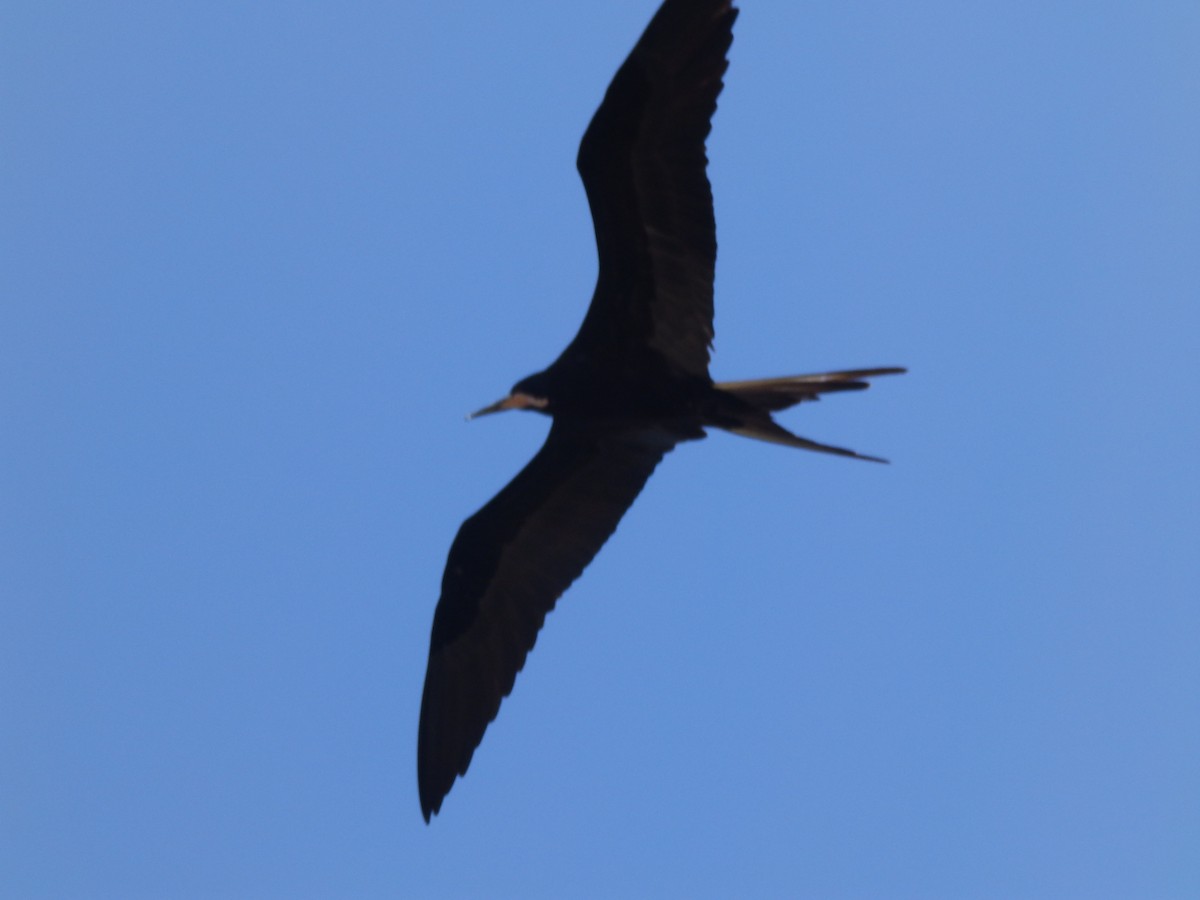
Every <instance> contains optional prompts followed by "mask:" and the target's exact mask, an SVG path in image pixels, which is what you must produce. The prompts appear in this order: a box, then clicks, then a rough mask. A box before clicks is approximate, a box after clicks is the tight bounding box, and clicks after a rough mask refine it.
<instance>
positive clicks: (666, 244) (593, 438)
mask: <svg viewBox="0 0 1200 900" xmlns="http://www.w3.org/2000/svg"><path fill="white" fill-rule="evenodd" d="M737 15H738V10H737V9H736V8H734V6H733V4H732V2H731V0H666V2H664V3H663V4H662V6H661V7H660V8H659V10H658V12H657V13H656V14H655V15H654V17H653V19H651V21H650V23H649V25H647V26H646V30H645V32H644V33H643V34H642V36H641V39H640V40H639V41H638V42H637V44H636V45H635V46H634V48H633V50H632V52H631V53H630V54H629V57H628V58H627V59H626V60H625V62H624V64H623V65H622V66H621V67H620V69H618V70H617V73H616V75H615V76H614V77H613V80H612V83H611V84H610V85H609V87H608V91H607V93H606V94H605V96H604V100H603V102H602V103H601V104H600V107H599V109H597V110H596V113H595V115H594V116H593V117H592V121H591V123H590V124H589V125H588V128H587V131H586V133H585V134H584V136H583V141H582V143H581V144H580V147H579V156H578V159H577V167H578V169H579V174H580V176H581V177H582V179H583V184H584V188H585V190H586V191H587V198H588V204H589V206H590V207H591V212H592V220H593V223H594V226H595V232H596V247H597V250H598V254H599V273H598V276H597V279H596V288H595V292H594V294H593V295H592V302H591V305H590V306H589V307H588V311H587V314H586V316H585V317H584V320H583V324H582V326H581V327H580V329H579V332H578V333H577V334H576V335H575V338H574V339H573V340H572V341H571V343H570V344H569V345H568V346H567V348H566V349H565V350H563V352H562V353H561V354H560V355H559V357H558V359H556V360H555V361H554V362H553V363H552V364H551V365H550V366H549V367H548V368H546V369H544V370H543V371H541V372H538V373H537V374H535V375H531V376H529V377H528V378H525V379H524V380H522V381H519V382H517V384H516V385H515V386H514V387H513V389H512V391H511V392H510V393H509V394H508V395H507V396H506V397H504V398H503V399H502V400H500V401H498V402H496V403H494V404H492V405H491V406H488V407H486V408H484V409H481V410H479V412H477V413H475V414H474V415H476V416H478V415H484V414H487V413H494V412H499V411H501V410H506V409H530V410H535V411H537V412H540V413H543V414H545V415H549V416H551V417H552V418H553V424H552V425H551V427H550V433H549V435H548V436H547V438H546V442H545V444H543V446H542V448H541V449H540V450H539V451H538V453H537V455H535V456H534V457H533V459H532V460H530V462H529V463H528V465H526V466H525V468H524V469H522V470H521V471H520V472H519V473H518V474H517V476H516V477H515V478H514V479H513V480H512V481H511V482H509V484H508V485H507V486H506V487H505V488H504V489H503V490H501V491H500V493H499V494H497V495H496V496H495V497H493V498H492V500H490V501H489V502H488V503H487V505H486V506H484V507H483V508H482V509H480V510H479V511H478V512H477V513H475V514H474V515H473V516H471V517H470V518H469V519H467V520H466V521H465V522H463V524H462V526H461V528H460V529H459V531H458V535H457V536H456V537H455V539H454V543H453V544H452V545H451V547H450V554H449V557H448V559H447V561H446V570H445V574H444V575H443V577H442V592H441V598H440V599H439V600H438V604H437V609H436V611H435V612H434V617H433V628H432V634H431V636H430V642H429V663H428V668H427V669H426V673H425V689H424V693H423V695H422V698H421V716H420V724H419V730H418V739H417V783H418V788H419V793H420V799H421V812H422V814H423V815H424V817H425V821H426V822H428V821H429V820H430V817H431V816H432V815H433V814H434V813H437V812H438V811H439V810H440V809H441V805H442V802H443V800H444V799H445V797H446V794H447V793H448V792H449V791H450V788H451V787H452V786H453V784H454V779H455V778H456V777H457V776H460V775H465V774H466V771H467V767H468V766H469V765H470V762H471V757H472V755H473V754H474V752H475V749H476V748H477V747H478V746H479V743H480V741H481V740H482V739H483V734H484V731H485V730H486V729H487V726H488V723H490V722H491V721H492V720H493V719H494V718H495V717H496V713H497V712H498V711H499V709H500V702H501V700H502V699H503V698H504V697H506V696H508V694H509V692H510V691H511V690H512V687H513V682H514V680H515V678H516V675H517V672H519V671H520V670H521V668H522V666H523V665H524V664H525V657H526V656H527V655H528V653H529V651H530V650H531V649H532V648H533V645H534V642H535V640H536V639H537V635H538V631H539V630H540V629H541V627H542V623H543V621H544V620H545V618H546V614H547V613H548V612H550V610H551V609H553V607H554V604H555V602H556V601H557V600H558V598H559V597H560V596H561V595H562V593H563V592H564V591H565V590H566V589H567V587H568V586H569V585H570V584H571V583H572V582H573V581H574V580H575V579H576V578H578V577H579V575H580V574H581V573H582V572H583V570H584V568H585V567H586V566H587V565H588V563H590V562H591V561H592V559H593V557H595V555H596V553H597V552H598V551H599V550H600V547H601V546H602V545H603V544H604V542H605V541H606V540H607V539H608V537H609V536H610V535H611V534H612V533H613V531H614V530H615V529H616V527H617V523H618V522H619V521H620V520H621V517H622V516H623V515H624V514H625V511H626V510H627V509H628V508H629V506H630V505H631V504H632V503H633V501H634V499H635V498H636V497H637V495H638V493H639V492H640V491H641V489H642V486H643V485H644V484H645V483H646V479H648V478H649V477H650V474H651V473H652V472H653V471H654V468H655V467H656V466H657V465H658V463H659V462H660V461H661V460H662V458H663V456H664V455H665V454H666V453H668V452H669V451H670V450H671V449H672V448H674V447H675V445H676V444H679V443H681V442H683V441H690V440H695V439H698V438H702V437H704V429H705V428H710V427H715V428H722V429H725V430H727V431H731V432H735V433H737V434H742V435H746V436H748V437H753V438H759V439H761V440H765V441H771V442H774V443H777V444H784V445H786V446H790V447H799V448H802V449H805V450H816V451H821V452H824V453H833V454H837V455H839V456H848V457H855V458H858V459H869V460H875V461H877V462H882V460H877V459H876V458H875V457H871V456H864V455H861V454H858V453H855V452H854V451H852V450H847V449H844V448H841V447H833V446H830V445H827V444H822V443H818V442H816V441H812V440H809V439H807V438H802V437H798V436H797V435H794V434H792V433H791V432H790V431H788V430H787V429H785V428H784V427H783V426H782V425H780V424H778V423H777V422H776V421H775V420H774V419H773V417H772V413H775V412H778V411H780V410H784V409H787V408H788V407H791V406H794V405H795V404H797V403H800V402H802V401H805V400H816V399H818V397H819V396H820V395H821V394H825V393H832V392H835V391H849V390H859V389H862V388H865V387H867V379H868V378H870V377H872V376H877V375H889V374H895V373H900V372H903V371H904V370H903V369H901V368H898V367H879V368H871V369H856V370H850V371H843V372H826V373H822V374H817V375H794V376H789V377H784V378H765V379H758V380H753V381H732V382H721V383H714V382H713V380H712V379H711V378H710V377H709V373H708V363H709V350H710V348H711V346H712V340H713V324H712V323H713V267H714V263H715V261H716V255H717V243H716V225H715V222H714V218H713V203H712V190H711V188H710V186H709V182H708V176H707V174H706V172H705V169H706V166H707V163H708V160H707V156H706V153H705V146H704V144H705V139H706V138H707V136H708V133H709V130H710V128H711V125H710V121H711V119H712V115H713V112H714V111H715V110H716V105H717V95H718V94H719V93H720V92H721V87H722V77H723V75H724V73H725V70H726V67H727V66H728V63H727V61H726V53H727V52H728V50H729V46H730V44H731V42H732V40H733V31H732V29H733V23H734V20H735V19H736V18H737Z"/></svg>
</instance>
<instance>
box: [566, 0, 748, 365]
mask: <svg viewBox="0 0 1200 900" xmlns="http://www.w3.org/2000/svg"><path fill="white" fill-rule="evenodd" d="M735 18H737V10H736V9H734V8H733V7H732V4H731V2H730V0H666V2H665V3H663V5H662V7H661V8H660V9H659V11H658V13H657V14H656V15H655V16H654V18H653V19H652V20H651V21H650V24H649V25H647V26H646V30H645V32H644V33H643V34H642V37H641V39H640V40H639V41H638V43H637V45H636V46H635V47H634V48H633V51H632V52H631V53H630V54H629V57H628V59H626V60H625V63H624V64H623V65H622V66H621V68H620V69H619V70H618V71H617V74H616V75H615V76H614V77H613V80H612V83H611V84H610V85H609V87H608V92H607V93H606V94H605V96H604V102H603V103H601V104H600V108H599V109H598V110H596V114H595V116H593V117H592V122H591V124H590V125H589V126H588V129H587V132H586V133H585V134H584V136H583V142H582V143H581V144H580V146H579V158H578V160H577V165H578V167H579V174H580V175H581V176H582V178H583V185H584V188H585V189H586V191H587V196H588V204H589V205H590V206H591V210H592V222H593V225H594V226H595V230H596V246H597V250H598V253H599V258H600V259H599V261H600V266H599V274H598V276H597V279H596V291H595V294H594V295H593V297H592V303H591V306H590V308H589V309H588V312H587V316H586V317H585V319H584V322H583V325H582V326H581V327H580V330H579V334H578V335H577V336H576V337H575V340H574V341H572V343H571V345H570V346H569V347H568V348H567V350H566V351H565V352H564V354H563V356H564V357H566V356H568V355H570V354H572V353H576V354H579V355H587V356H590V355H594V354H596V353H598V352H599V353H604V352H606V351H607V352H609V353H616V354H618V355H620V354H622V353H625V352H628V350H629V348H631V347H644V346H649V347H650V348H652V349H654V350H656V351H658V353H660V354H661V355H662V356H664V357H666V359H667V360H668V361H669V362H671V363H673V364H674V365H676V366H678V367H679V368H680V369H681V370H683V371H684V372H687V373H689V374H693V375H700V376H703V377H707V375H708V359H709V349H710V347H711V345H712V339H713V266H714V263H715V261H716V256H717V239H716V224H715V221H714V218H713V203H712V189H711V188H710V186H709V183H708V176H707V175H706V174H705V168H706V166H707V164H708V157H707V156H706V154H705V149H704V141H705V138H706V137H707V136H708V133H709V130H710V128H711V125H710V120H711V118H712V114H713V112H714V110H716V107H717V95H718V94H719V93H720V92H721V87H722V81H721V78H722V76H723V75H724V73H725V69H726V67H727V66H728V63H727V62H726V59H725V54H726V52H727V51H728V49H729V45H730V43H731V42H732V40H733V31H732V28H733V22H734V19H735Z"/></svg>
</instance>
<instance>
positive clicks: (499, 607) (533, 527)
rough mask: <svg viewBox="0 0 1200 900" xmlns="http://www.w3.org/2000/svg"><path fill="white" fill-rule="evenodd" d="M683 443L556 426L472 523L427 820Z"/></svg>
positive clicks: (454, 557)
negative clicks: (546, 624) (573, 594)
mask: <svg viewBox="0 0 1200 900" xmlns="http://www.w3.org/2000/svg"><path fill="white" fill-rule="evenodd" d="M682 437H683V435H672V434H669V433H666V432H664V431H661V430H659V431H652V432H651V431H636V432H631V431H622V432H615V431H598V430H596V429H587V428H584V427H580V426H575V425H572V424H570V423H564V422H562V421H556V422H555V424H554V425H553V427H552V428H551V429H550V434H549V436H548V437H547V438H546V443H545V444H544V445H543V446H542V449H541V450H539V451H538V453H537V455H536V456H534V458H533V459H532V460H530V462H529V464H528V465H526V466H525V468H524V469H522V470H521V472H520V473H519V474H518V475H517V476H516V478H514V479H513V480H512V481H511V482H509V484H508V485H507V486H506V487H505V488H504V489H503V490H502V491H500V493H499V494H497V495H496V496H495V497H493V498H492V500H491V501H490V502H489V503H488V504H487V505H486V506H484V507H483V509H481V510H479V512H477V513H475V515H473V516H471V517H470V518H469V519H467V520H466V521H465V522H463V524H462V527H461V528H459V531H458V536H457V537H456V538H455V539H454V543H453V545H451V547H450V556H449V558H448V559H447V561H446V572H445V574H444V575H443V576H442V596H441V599H439V600H438V605H437V611H436V612H435V613H434V617H433V633H432V635H431V637H430V646H429V666H428V668H427V669H426V672H425V691H424V694H423V696H422V698H421V719H420V728H419V733H418V738H417V782H418V785H419V789H420V795H421V810H422V812H423V813H424V815H425V820H426V821H428V820H429V817H430V815H431V814H432V813H435V812H437V811H438V810H439V809H440V808H441V805H442V799H443V798H444V797H445V796H446V794H447V793H448V792H449V790H450V787H451V785H453V783H454V779H455V777H456V776H458V775H463V774H465V773H466V771H467V766H468V765H469V764H470V762H471V755H472V754H473V753H474V752H475V748H476V747H477V746H479V742H480V741H481V740H482V739H483V732H484V730H485V729H486V728H487V726H488V723H489V722H491V721H492V719H494V718H495V717H496V713H497V711H498V710H499V708H500V701H501V699H503V698H504V697H506V696H508V693H509V692H510V691H511V690H512V686H513V680H514V679H515V678H516V675H517V672H519V671H520V669H521V667H522V666H523V665H524V664H525V656H526V655H527V654H528V653H529V651H530V650H531V649H532V648H533V644H534V641H535V640H536V639H537V633H538V630H539V629H540V628H541V627H542V622H543V620H544V619H545V617H546V614H547V613H548V612H549V611H550V610H551V609H553V607H554V603H555V601H556V600H557V599H558V598H559V596H560V595H561V594H562V592H563V591H565V590H566V589H567V587H568V585H570V584H571V582H572V581H574V580H575V579H576V578H578V577H579V575H580V573H581V572H583V570H584V567H586V566H587V564H588V563H590V562H591V561H592V558H593V557H594V556H595V555H596V553H597V551H599V549H600V547H601V546H602V545H603V544H604V542H605V541H606V540H607V539H608V537H609V535H611V534H612V533H613V531H614V530H615V529H616V527H617V523H618V522H619V521H620V519H621V516H623V515H624V514H625V510H627V509H628V508H629V506H630V504H632V503H633V501H634V498H636V497H637V495H638V493H639V492H640V491H641V489H642V486H643V485H644V484H645V483H646V479H647V478H649V477H650V473H651V472H653V471H654V467H655V466H656V465H658V462H659V460H661V459H662V457H663V455H664V454H665V453H667V452H668V451H669V450H670V449H671V448H672V447H674V445H675V443H677V442H678V441H679V440H680V439H682Z"/></svg>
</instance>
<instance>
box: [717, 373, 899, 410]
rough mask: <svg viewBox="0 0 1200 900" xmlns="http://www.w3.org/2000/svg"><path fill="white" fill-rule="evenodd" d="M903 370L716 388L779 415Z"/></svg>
mask: <svg viewBox="0 0 1200 900" xmlns="http://www.w3.org/2000/svg"><path fill="white" fill-rule="evenodd" d="M905 371H906V370H905V369H902V368H900V367H898V366H885V367H881V368H878V369H848V370H846V371H843V372H821V373H818V374H816V375H785V376H784V377H782V378H756V379H754V380H751V381H721V382H717V384H716V387H717V388H719V389H720V390H722V391H724V392H725V393H727V394H733V395H734V396H735V397H737V398H739V399H741V400H745V401H746V402H747V403H749V404H750V405H751V406H756V407H758V408H759V409H765V410H767V411H769V412H778V411H779V410H781V409H787V408H788V407H791V406H795V405H796V404H797V403H801V402H803V401H805V400H817V399H819V398H820V395H821V394H831V393H834V392H835V391H861V390H864V389H865V388H868V387H870V386H871V385H870V383H869V382H868V381H867V380H866V379H868V378H874V377H876V376H878V375H900V374H902V373H904V372H905Z"/></svg>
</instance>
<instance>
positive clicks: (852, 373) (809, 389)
mask: <svg viewBox="0 0 1200 900" xmlns="http://www.w3.org/2000/svg"><path fill="white" fill-rule="evenodd" d="M905 371H906V370H905V369H902V368H900V367H898V366H886V367H883V368H879V369H849V370H847V371H844V372H821V373H819V374H816V375H787V376H784V377H783V378H758V379H755V380H753V381H723V382H717V383H716V385H714V386H715V387H716V388H717V389H718V390H720V391H722V392H724V393H726V394H731V395H733V396H734V397H736V398H737V399H739V400H741V401H742V402H743V403H745V404H747V405H748V406H750V407H752V408H753V409H755V410H756V411H757V412H759V413H761V415H753V416H748V417H745V418H741V419H740V420H739V421H738V423H737V424H736V425H732V426H724V427H727V428H728V430H729V431H732V432H733V433H735V434H740V435H744V436H745V437H751V438H757V439H758V440H760V441H770V442H771V443H773V444H783V445H785V446H787V447H799V448H801V449H803V450H816V451H818V452H820V453H833V454H835V455H837V456H850V457H853V458H854V459H866V460H870V461H871V462H887V460H886V459H880V458H879V457H877V456H866V455H865V454H862V453H855V452H854V451H853V450H847V449H846V448H844V447H834V446H831V445H829V444H821V443H818V442H817V441H811V440H809V439H808V438H802V437H800V436H799V435H795V434H792V433H791V432H790V431H788V430H787V429H786V428H784V427H783V426H782V425H780V424H779V423H778V422H776V421H775V420H774V419H773V418H772V417H771V413H773V412H778V411H779V410H782V409H787V408H789V407H791V406H795V405H796V404H797V403H802V402H804V401H805V400H819V399H820V396H821V394H831V393H834V392H836V391H861V390H863V389H865V388H868V387H870V382H868V381H867V379H868V378H874V377H875V376H877V375H900V374H903V373H904V372H905Z"/></svg>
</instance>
